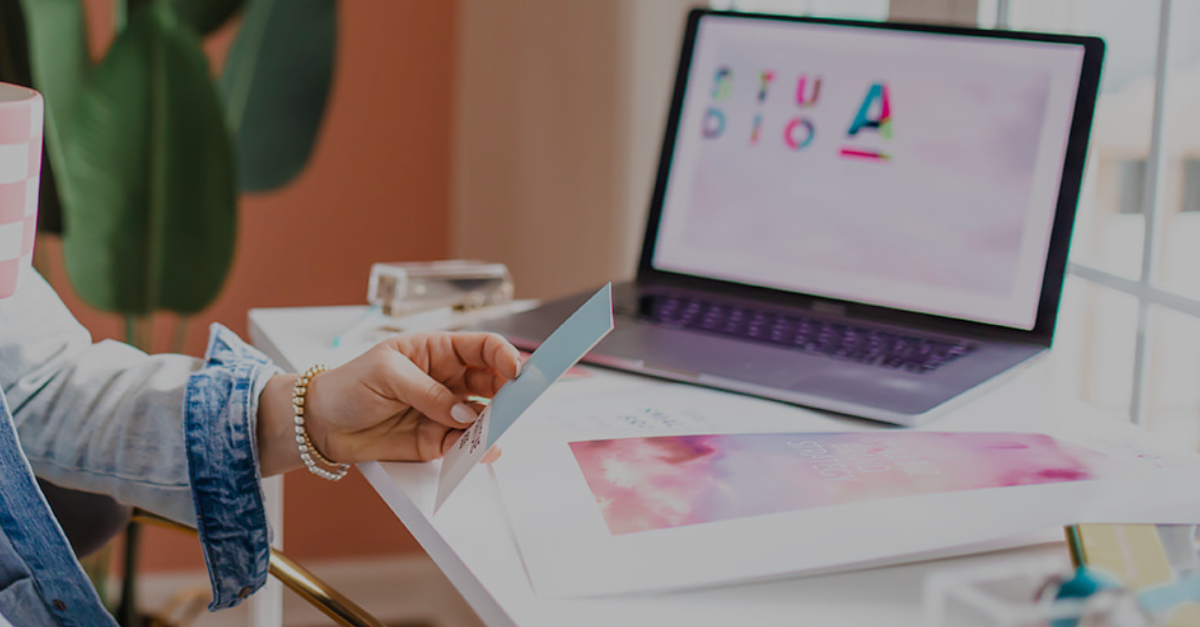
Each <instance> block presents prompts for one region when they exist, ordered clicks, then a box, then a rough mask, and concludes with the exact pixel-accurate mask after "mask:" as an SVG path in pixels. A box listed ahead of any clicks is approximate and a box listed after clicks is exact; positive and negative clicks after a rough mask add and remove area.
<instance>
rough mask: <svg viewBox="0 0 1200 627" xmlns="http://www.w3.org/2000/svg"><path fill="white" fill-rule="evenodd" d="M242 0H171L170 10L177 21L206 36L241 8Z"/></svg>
mask: <svg viewBox="0 0 1200 627" xmlns="http://www.w3.org/2000/svg"><path fill="white" fill-rule="evenodd" d="M243 3H244V0H171V8H173V9H175V14H176V15H178V16H179V21H181V22H183V23H185V24H187V25H188V26H191V27H192V28H194V29H196V32H197V33H198V34H200V35H207V34H209V33H211V32H213V31H215V30H217V29H218V28H220V27H221V26H222V25H223V24H225V22H227V21H229V18H230V17H233V14H234V13H237V11H238V9H240V8H242V4H243Z"/></svg>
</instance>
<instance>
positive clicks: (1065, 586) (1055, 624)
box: [1050, 566, 1120, 627]
mask: <svg viewBox="0 0 1200 627" xmlns="http://www.w3.org/2000/svg"><path fill="white" fill-rule="evenodd" d="M1118 587H1120V584H1119V583H1117V581H1116V580H1114V579H1113V578H1112V577H1109V576H1108V575H1106V574H1104V573H1102V572H1100V571H1098V570H1096V569H1094V568H1088V567H1087V566H1080V567H1079V568H1076V569H1075V576H1074V577H1071V578H1070V579H1068V580H1066V581H1064V582H1063V583H1062V585H1061V586H1059V588H1058V592H1057V593H1055V595H1054V599H1055V600H1058V599H1085V598H1087V597H1090V596H1092V595H1093V594H1096V593H1097V592H1099V591H1100V590H1104V589H1106V588H1118ZM1078 623H1079V619H1077V618H1059V619H1057V620H1053V621H1051V622H1050V626H1051V627H1076V625H1077V624H1078Z"/></svg>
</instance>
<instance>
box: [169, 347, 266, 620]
mask: <svg viewBox="0 0 1200 627" xmlns="http://www.w3.org/2000/svg"><path fill="white" fill-rule="evenodd" d="M280 372H282V371H281V370H280V369H279V368H277V367H276V366H275V365H274V364H272V363H271V361H270V360H269V359H267V357H266V356H265V355H263V354H262V353H260V352H258V351H257V350H255V349H254V348H252V347H250V346H249V345H247V344H246V343H245V342H243V341H242V340H241V339H240V338H238V336H237V334H235V333H233V332H232V331H230V330H229V329H227V328H225V327H223V326H221V325H219V324H213V325H212V326H211V327H210V329H209V340H208V351H207V352H206V354H205V357H204V366H203V367H202V368H201V369H200V370H198V371H196V372H195V373H193V374H192V375H191V376H190V377H189V378H188V383H187V388H186V389H185V391H184V400H183V430H184V441H185V445H186V447H187V463H188V478H189V479H190V481H191V485H192V500H193V503H194V504H195V508H196V529H197V530H198V531H199V532H200V543H201V546H202V548H203V551H204V561H205V563H206V564H207V566H208V576H209V579H210V580H211V582H212V590H213V601H212V603H211V604H210V605H209V606H208V607H209V609H210V610H219V609H224V608H228V607H233V606H235V605H237V604H238V603H241V601H242V599H244V598H246V597H248V596H250V594H251V593H253V592H254V591H255V590H257V589H259V588H260V587H262V585H263V583H265V582H266V579H267V563H268V558H269V557H270V528H269V527H268V525H267V514H266V510H265V509H264V506H263V494H262V477H261V475H260V472H259V467H258V450H257V440H256V432H257V430H256V425H257V417H258V398H259V395H260V394H262V391H263V388H264V387H266V384H267V380H268V379H270V378H271V377H272V376H274V375H276V374H278V373H280Z"/></svg>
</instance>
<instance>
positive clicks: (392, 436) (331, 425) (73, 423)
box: [0, 277, 520, 609]
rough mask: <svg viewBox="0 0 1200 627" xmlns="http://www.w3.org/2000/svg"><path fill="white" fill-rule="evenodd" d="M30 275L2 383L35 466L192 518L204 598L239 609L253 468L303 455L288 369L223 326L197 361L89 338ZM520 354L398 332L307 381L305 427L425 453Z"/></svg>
mask: <svg viewBox="0 0 1200 627" xmlns="http://www.w3.org/2000/svg"><path fill="white" fill-rule="evenodd" d="M31 278H33V279H34V280H33V281H31V282H30V283H29V284H27V285H26V287H25V288H24V289H23V290H22V291H21V292H19V293H18V295H17V296H15V297H13V298H11V299H8V300H6V301H3V302H0V388H2V389H3V390H4V392H5V394H6V395H7V396H8V399H9V402H10V405H11V406H12V408H13V413H14V419H15V421H16V423H17V427H18V431H19V433H20V437H21V444H22V447H23V449H24V450H25V452H26V455H27V457H28V458H29V460H30V463H31V464H32V466H33V468H34V471H35V473H36V474H38V475H39V476H42V477H44V478H46V479H48V480H50V481H52V482H54V483H58V484H60V485H63V486H65V487H71V488H76V489H82V490H87V491H93V492H101V493H106V494H111V495H113V496H115V497H116V498H117V499H118V500H120V501H122V502H125V503H128V504H132V505H137V506H140V507H144V508H146V509H149V510H152V511H156V512H160V513H162V514H164V515H166V516H169V517H171V518H174V519H176V520H180V521H182V522H185V523H189V524H195V525H196V526H197V528H198V529H199V531H200V536H201V540H202V544H203V547H204V552H205V558H206V562H207V564H208V567H209V571H210V575H211V577H212V582H213V591H214V601H213V605H212V607H213V608H214V609H215V608H220V607H228V606H231V605H234V604H236V603H237V602H238V601H239V600H240V599H241V598H242V597H244V596H245V595H246V594H248V593H249V592H250V591H252V590H254V589H256V588H257V587H258V586H260V585H261V584H262V582H263V581H264V580H265V577H266V557H267V542H268V531H267V526H266V517H265V513H264V511H263V505H262V495H261V491H260V487H259V478H260V476H266V475H271V474H277V473H281V472H286V471H288V470H291V469H294V468H297V467H300V465H301V464H300V458H299V454H298V450H297V448H296V443H295V434H294V431H293V426H292V425H293V423H292V409H291V389H292V384H293V383H294V381H295V378H296V375H286V374H282V373H281V372H280V371H279V370H278V369H277V368H275V367H274V366H273V365H271V364H270V363H269V361H268V360H267V359H266V358H265V357H264V356H262V354H261V353H259V352H258V351H256V350H254V349H253V348H250V347H249V346H247V345H245V344H244V343H242V342H241V340H239V339H238V338H237V337H236V335H234V334H233V333H231V332H229V331H228V330H226V329H224V328H223V327H219V325H214V327H213V331H212V335H211V337H210V342H209V347H208V351H207V354H206V357H205V360H204V361H200V360H196V359H192V358H188V357H184V356H179V355H154V356H147V355H145V354H143V353H141V352H140V351H137V350H135V349H133V348H131V347H128V346H126V345H123V344H120V343H116V342H101V343H98V344H93V343H92V342H91V338H90V336H89V335H88V333H87V331H86V330H85V329H83V327H82V326H80V325H79V324H78V322H76V321H75V320H74V318H73V317H72V316H71V315H70V313H69V312H68V311H67V310H66V308H65V307H64V306H63V305H62V303H61V302H60V301H59V300H58V298H57V296H56V295H55V294H54V293H53V290H51V289H50V287H49V286H48V285H47V284H45V282H44V281H42V280H41V278H40V277H31ZM519 364H520V361H519V354H518V353H517V351H516V349H515V348H513V347H512V346H511V345H510V344H508V343H507V342H506V341H504V340H503V339H502V338H500V337H499V336H495V335H490V334H446V333H432V334H417V335H412V336H400V337H397V338H393V339H392V340H389V341H387V342H385V343H383V344H380V345H379V346H377V347H375V348H374V349H372V350H371V351H368V352H367V353H366V354H364V355H363V356H361V357H359V358H358V359H355V360H354V361H352V362H350V363H349V364H346V365H345V366H342V367H340V368H336V369H334V370H332V371H329V372H327V373H323V374H321V375H319V376H317V377H316V378H315V379H314V380H313V383H312V384H311V385H310V389H309V392H308V401H309V403H310V405H309V408H308V412H307V416H306V418H307V422H308V428H309V432H310V435H311V436H312V438H313V440H314V441H315V443H316V445H317V447H318V449H319V450H321V451H322V453H324V454H325V455H326V456H328V457H331V458H333V459H336V460H338V461H343V462H347V463H354V462H360V461H368V460H381V459H382V460H428V459H434V458H437V457H440V456H441V455H442V454H443V452H444V451H445V450H447V449H448V448H449V447H450V446H451V445H452V444H453V443H454V441H455V440H456V439H457V437H458V435H459V434H461V428H463V427H465V426H466V425H467V423H468V422H470V421H472V420H474V418H475V417H476V413H475V409H474V408H472V407H470V406H468V405H467V404H466V402H465V399H466V398H467V397H469V396H485V397H490V396H491V395H492V394H494V393H495V391H496V390H498V389H499V387H500V386H501V385H503V383H504V381H505V380H507V379H508V378H511V377H514V376H516V374H517V371H518V369H519ZM181 407H182V412H181V411H180V408H181Z"/></svg>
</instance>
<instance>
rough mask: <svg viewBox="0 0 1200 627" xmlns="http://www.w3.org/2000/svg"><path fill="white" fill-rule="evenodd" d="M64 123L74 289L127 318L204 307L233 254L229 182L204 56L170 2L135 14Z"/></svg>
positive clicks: (225, 140)
mask: <svg viewBox="0 0 1200 627" xmlns="http://www.w3.org/2000/svg"><path fill="white" fill-rule="evenodd" d="M33 1H34V2H43V1H45V0H33ZM76 1H77V0H76ZM70 130H71V132H70V133H69V134H68V135H67V136H65V137H64V140H65V145H64V148H65V150H64V156H65V162H66V165H67V168H68V170H69V171H70V176H69V177H67V178H66V179H65V180H64V181H62V183H63V184H62V185H61V187H60V191H63V195H64V200H65V201H66V202H65V209H66V211H67V214H66V218H67V230H66V234H65V235H64V238H63V249H64V255H65V258H66V264H67V271H68V273H69V274H70V276H71V282H72V284H73V285H74V286H75V288H76V289H77V290H78V291H79V293H80V295H81V296H83V297H84V299H85V300H87V301H88V303H89V304H91V305H92V306H94V307H97V308H99V309H103V310H107V311H114V312H120V313H124V314H135V315H144V314H148V313H150V312H152V311H153V310H155V309H159V308H164V309H169V310H173V311H176V312H179V313H182V314H190V313H195V312H197V311H199V310H200V309H203V308H204V307H205V306H206V305H208V304H209V303H210V302H211V301H212V299H213V298H215V297H216V294H217V292H218V291H219V290H220V288H221V285H222V283H223V282H224V280H225V276H226V274H227V273H228V270H229V265H230V262H231V260H232V256H233V241H234V229H235V224H236V220H235V216H236V207H237V192H236V190H237V185H236V179H235V173H234V171H233V155H232V151H233V149H232V146H231V145H230V140H229V134H228V133H227V132H226V129H225V119H224V116H223V115H222V112H221V106H220V102H219V100H218V98H217V94H216V90H215V88H214V86H213V83H212V80H211V79H210V78H209V70H208V60H207V59H206V58H205V56H204V52H203V51H202V50H201V47H200V41H199V39H198V38H197V36H196V34H195V32H194V31H193V29H192V28H191V27H190V26H187V25H185V24H183V23H181V22H180V21H179V20H178V19H177V18H176V16H175V14H174V13H173V11H172V9H171V7H170V6H168V5H166V4H164V3H159V2H154V3H144V4H140V5H138V6H137V7H136V8H135V9H134V11H133V13H132V15H130V18H129V22H128V24H127V25H126V28H125V30H124V31H122V32H121V34H120V35H119V36H118V37H117V39H116V40H115V41H114V42H113V44H112V47H111V48H110V50H109V52H108V54H107V55H106V56H105V58H104V60H103V62H101V63H100V65H99V66H98V67H97V68H96V69H95V72H94V74H93V75H92V77H91V80H90V81H89V82H88V84H87V87H86V88H85V90H84V92H83V93H82V94H81V95H80V97H79V101H78V103H77V105H76V110H75V112H74V115H73V119H72V122H71V128H70Z"/></svg>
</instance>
